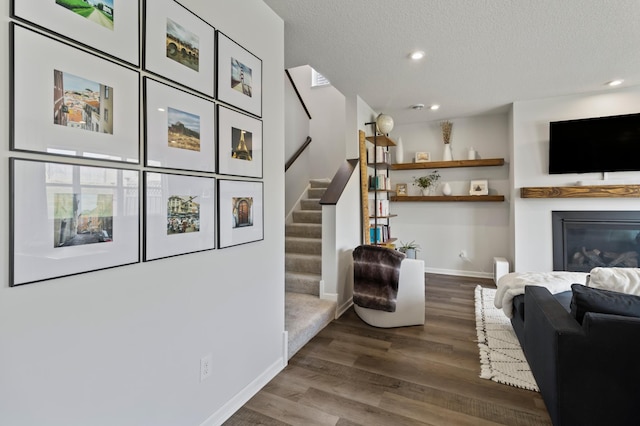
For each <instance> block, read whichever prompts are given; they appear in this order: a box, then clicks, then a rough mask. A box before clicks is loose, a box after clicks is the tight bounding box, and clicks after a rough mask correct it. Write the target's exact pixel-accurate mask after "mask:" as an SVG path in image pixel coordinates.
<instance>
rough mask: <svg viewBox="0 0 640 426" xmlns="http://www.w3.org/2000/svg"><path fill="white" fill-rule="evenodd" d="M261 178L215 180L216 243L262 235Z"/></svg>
mask: <svg viewBox="0 0 640 426" xmlns="http://www.w3.org/2000/svg"><path fill="white" fill-rule="evenodd" d="M263 204H264V198H263V185H262V182H252V181H241V180H218V247H219V248H225V247H231V246H237V245H239V244H246V243H251V242H254V241H261V240H263V239H264V218H263Z"/></svg>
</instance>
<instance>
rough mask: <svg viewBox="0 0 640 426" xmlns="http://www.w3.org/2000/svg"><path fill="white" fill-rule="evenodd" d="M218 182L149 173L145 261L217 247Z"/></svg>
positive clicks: (210, 179) (206, 178)
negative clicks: (216, 194)
mask: <svg viewBox="0 0 640 426" xmlns="http://www.w3.org/2000/svg"><path fill="white" fill-rule="evenodd" d="M215 199H216V197H215V179H214V178H209V177H197V176H185V175H175V174H168V173H153V172H145V174H144V210H145V214H144V215H145V228H144V234H145V244H144V260H145V261H148V260H154V259H161V258H164V257H170V256H176V255H180V254H186V253H194V252H198V251H204V250H212V249H214V248H215V236H216V233H215V229H216V223H215Z"/></svg>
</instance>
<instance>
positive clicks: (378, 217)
mask: <svg viewBox="0 0 640 426" xmlns="http://www.w3.org/2000/svg"><path fill="white" fill-rule="evenodd" d="M396 216H398V215H397V214H390V215H389V216H369V219H371V220H373V219H390V218H392V217H396Z"/></svg>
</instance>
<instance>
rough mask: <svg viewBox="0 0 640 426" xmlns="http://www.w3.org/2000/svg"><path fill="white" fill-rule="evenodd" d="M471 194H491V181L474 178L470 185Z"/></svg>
mask: <svg viewBox="0 0 640 426" xmlns="http://www.w3.org/2000/svg"><path fill="white" fill-rule="evenodd" d="M469 195H489V181H487V180H472V181H471V185H470V187H469Z"/></svg>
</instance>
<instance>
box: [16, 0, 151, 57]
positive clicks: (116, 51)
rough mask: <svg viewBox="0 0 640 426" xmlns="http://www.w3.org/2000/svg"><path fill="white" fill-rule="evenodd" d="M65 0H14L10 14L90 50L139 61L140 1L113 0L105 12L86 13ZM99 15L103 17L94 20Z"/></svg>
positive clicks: (96, 8)
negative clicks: (74, 9) (76, 10)
mask: <svg viewBox="0 0 640 426" xmlns="http://www.w3.org/2000/svg"><path fill="white" fill-rule="evenodd" d="M63 3H64V2H63V1H53V0H28V1H25V0H13V1H12V2H11V15H12V16H13V17H15V18H18V19H22V20H25V21H28V22H31V23H33V24H35V25H37V26H39V27H41V28H43V29H45V30H47V31H52V32H53V33H55V34H56V35H59V36H61V37H64V38H67V39H69V40H73V41H74V42H77V43H79V44H82V45H84V46H86V47H89V48H91V49H96V50H98V51H99V52H102V53H105V54H107V55H110V56H112V57H114V58H118V59H121V60H123V61H125V62H128V63H130V64H132V65H135V66H138V65H139V64H140V52H139V46H140V2H139V0H113V1H111V6H112V7H108V6H107V8H106V9H105V8H104V5H106V4H107V3H109V2H107V1H105V2H102V3H101V4H103V11H102V13H101V11H99V10H98V7H94V6H91V5H90V4H88V3H87V8H91V9H94V10H93V12H92V14H90V15H88V16H87V17H85V16H83V15H84V14H85V13H84V11H83V14H80V13H78V12H75V11H73V10H72V9H69V8H66V7H64V5H63ZM94 17H99V18H100V19H97V18H96V19H94Z"/></svg>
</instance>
